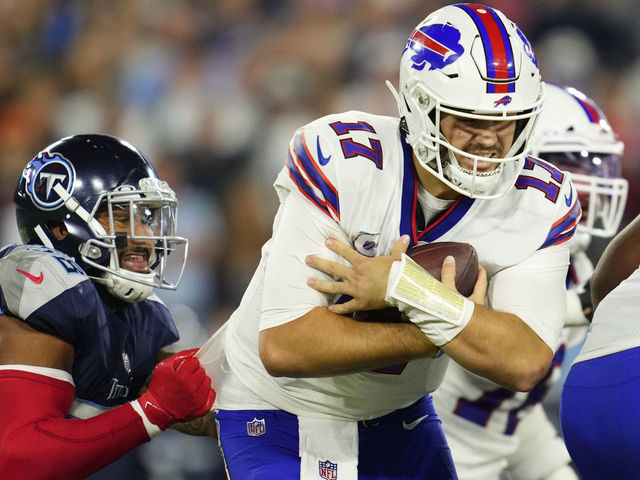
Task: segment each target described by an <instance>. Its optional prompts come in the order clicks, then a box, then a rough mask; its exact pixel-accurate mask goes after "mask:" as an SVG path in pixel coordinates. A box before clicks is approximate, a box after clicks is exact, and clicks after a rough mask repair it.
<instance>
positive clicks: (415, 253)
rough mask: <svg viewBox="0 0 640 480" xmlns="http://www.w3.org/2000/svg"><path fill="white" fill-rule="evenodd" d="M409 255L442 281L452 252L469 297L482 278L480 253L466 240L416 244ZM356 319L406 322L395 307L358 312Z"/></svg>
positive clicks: (460, 288)
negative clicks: (441, 278)
mask: <svg viewBox="0 0 640 480" xmlns="http://www.w3.org/2000/svg"><path fill="white" fill-rule="evenodd" d="M407 255H409V257H411V258H412V259H413V260H414V261H415V262H416V263H417V264H418V265H420V266H421V267H422V268H424V269H425V270H426V271H427V272H429V273H430V274H431V275H433V276H434V277H436V278H437V279H438V280H440V272H441V270H442V262H443V261H444V258H445V257H446V256H448V255H452V256H453V257H454V258H455V259H456V288H457V289H458V291H459V292H460V293H461V294H462V295H464V296H465V297H468V296H469V295H471V293H472V292H473V287H474V286H475V284H476V280H477V278H478V253H477V252H476V249H475V248H473V245H471V244H469V243H462V242H434V243H424V244H421V245H416V246H415V247H411V248H410V249H409V250H407ZM353 318H355V319H356V320H359V321H361V322H401V321H404V320H403V318H402V316H401V315H400V312H399V311H398V309H397V308H395V307H388V308H382V309H379V310H362V311H360V312H355V313H354V314H353Z"/></svg>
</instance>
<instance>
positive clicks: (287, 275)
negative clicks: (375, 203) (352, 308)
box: [260, 195, 350, 330]
mask: <svg viewBox="0 0 640 480" xmlns="http://www.w3.org/2000/svg"><path fill="white" fill-rule="evenodd" d="M328 237H333V238H336V239H338V240H340V241H342V242H345V243H350V242H349V239H348V238H347V237H346V235H345V233H344V232H342V230H341V229H340V227H339V226H338V224H337V223H336V222H334V221H333V220H332V219H330V218H329V217H327V216H325V215H323V214H321V213H319V212H318V211H317V210H316V209H314V207H312V206H311V205H310V204H309V203H308V202H306V201H305V200H304V199H302V198H300V197H299V196H297V195H289V196H288V197H287V198H286V199H285V200H284V202H283V204H282V205H281V206H280V210H279V212H278V215H277V217H276V223H275V225H274V234H273V238H272V241H271V245H270V250H269V257H268V260H267V265H266V272H265V280H264V295H263V305H262V317H261V322H260V329H261V330H264V329H266V328H270V327H274V326H277V325H281V324H283V323H286V322H289V321H292V320H295V319H296V318H299V317H301V316H302V315H304V314H305V313H307V312H308V311H310V310H311V309H313V308H314V307H317V306H327V305H330V304H331V303H333V301H334V300H335V299H334V298H333V297H332V296H331V295H327V294H324V293H321V292H318V291H316V290H314V289H312V288H311V287H309V286H307V279H309V278H311V277H315V278H325V279H329V278H330V277H329V276H328V275H325V274H323V273H321V272H319V271H317V270H314V269H313V268H311V267H309V266H308V265H307V264H306V263H305V258H306V257H307V255H318V256H319V257H323V258H328V259H331V260H334V261H337V262H342V263H345V260H344V259H342V258H341V257H339V256H338V255H336V254H335V253H333V252H332V251H331V250H329V249H328V248H327V247H326V246H325V244H324V242H325V239H326V238H328Z"/></svg>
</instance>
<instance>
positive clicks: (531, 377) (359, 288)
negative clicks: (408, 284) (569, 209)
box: [309, 241, 568, 390]
mask: <svg viewBox="0 0 640 480" xmlns="http://www.w3.org/2000/svg"><path fill="white" fill-rule="evenodd" d="M328 245H329V247H330V248H331V249H332V250H333V251H335V252H336V253H338V254H340V255H341V256H342V257H343V258H345V259H347V260H348V261H349V262H350V266H345V265H342V264H340V263H339V262H335V261H330V260H325V259H321V258H319V257H316V256H313V257H311V258H309V264H310V265H311V266H313V267H314V268H317V269H318V270H320V271H322V272H324V273H328V274H330V275H333V276H335V277H339V278H342V279H344V280H345V281H338V282H336V281H332V280H320V279H314V280H312V283H311V285H312V286H313V288H315V289H318V290H319V291H325V292H326V291H330V292H338V293H344V294H347V295H350V296H352V297H353V300H352V301H351V302H348V303H345V304H343V305H334V306H332V307H331V309H332V310H333V311H335V312H337V313H347V312H350V311H355V310H360V309H370V308H376V307H374V305H377V304H379V302H380V301H381V298H385V297H386V301H387V304H390V305H394V304H395V305H398V306H399V308H401V309H403V308H404V311H405V314H408V316H409V318H410V319H411V321H412V322H414V324H416V325H419V326H420V328H421V331H422V332H423V333H424V334H425V336H427V337H428V338H429V339H430V341H431V342H433V343H434V344H436V345H438V346H439V347H440V348H441V349H442V350H443V351H444V352H446V353H447V354H448V355H450V356H451V357H452V358H454V359H455V360H456V361H457V362H458V363H460V364H461V365H462V366H464V367H465V368H468V369H469V370H471V371H473V372H475V373H478V374H480V375H482V376H485V377H487V378H489V379H491V380H493V381H495V382H496V383H499V384H500V385H503V386H505V387H507V388H510V389H512V390H530V389H531V388H533V387H534V386H535V385H536V384H537V383H538V382H539V380H540V379H541V378H542V376H543V375H544V374H545V373H546V371H547V370H548V368H549V364H550V362H551V359H552V357H553V352H552V349H551V348H550V347H549V346H548V344H547V343H546V342H545V341H543V339H542V338H541V337H540V336H539V335H538V334H537V333H536V331H534V330H533V329H532V328H531V327H530V326H529V324H528V323H526V322H524V321H523V319H522V317H521V315H520V314H516V313H509V311H513V312H526V313H527V314H528V315H530V316H532V317H535V319H539V318H546V317H548V316H550V317H551V319H552V320H553V316H554V315H556V316H558V315H559V319H558V322H557V323H558V324H559V325H562V319H561V317H562V314H564V301H565V300H564V295H565V291H564V275H565V272H566V265H567V262H568V250H566V251H565V250H564V249H563V248H560V247H553V248H554V250H552V249H551V248H549V249H545V250H546V251H545V252H544V253H540V254H536V255H534V257H535V258H533V259H530V260H529V261H528V262H527V263H525V264H523V265H521V266H519V268H513V267H512V268H511V269H508V271H505V272H502V273H501V274H499V275H496V276H495V277H494V279H492V286H491V293H492V295H491V296H492V299H493V301H494V308H489V307H487V306H485V305H484V303H485V302H484V298H485V289H486V273H485V272H484V269H482V268H481V269H480V272H479V275H478V281H477V283H476V288H475V290H474V292H473V294H472V295H471V297H470V298H469V299H464V297H461V296H460V295H459V294H458V293H457V291H456V290H455V284H454V278H455V261H453V259H451V261H445V263H444V264H443V269H442V280H443V283H444V284H445V285H446V286H447V287H448V291H449V292H450V293H445V295H444V297H439V298H435V297H433V298H430V297H429V296H428V295H427V296H424V297H422V298H420V299H418V300H416V302H417V303H416V302H414V305H413V306H411V307H410V306H408V305H407V304H402V302H399V303H400V304H399V303H398V302H397V301H394V300H393V299H392V298H391V297H390V289H391V285H392V284H393V283H394V281H393V280H390V276H394V277H395V278H396V280H398V279H399V276H401V275H403V273H402V271H401V270H398V269H399V268H400V265H401V262H397V263H396V264H395V268H394V273H391V275H390V272H391V266H390V265H385V266H384V267H382V266H381V265H374V264H373V263H372V262H371V261H370V260H371V259H368V258H366V257H364V256H362V255H360V254H358V253H357V252H355V251H354V250H353V249H351V248H350V247H348V246H347V245H345V244H343V243H341V242H337V241H332V242H330V243H329V244H328ZM388 261H389V262H391V261H392V259H388ZM431 278H433V277H431ZM374 279H375V280H374ZM374 281H375V282H376V287H371V286H370V285H369V284H370V283H371V282H374ZM433 281H434V282H437V281H436V280H435V279H434V280H433ZM438 283H439V282H438ZM398 284H399V280H398V281H396V282H395V285H396V286H397V285H398ZM394 288H395V287H394ZM384 289H386V293H381V292H382V290H384ZM428 290H429V288H425V289H424V291H428ZM436 290H437V289H436ZM420 302H423V303H424V305H423V306H422V307H421V306H420V305H419V303H420ZM430 302H431V304H433V303H434V302H435V303H440V304H442V305H446V309H445V310H446V311H445V310H443V313H441V314H440V316H438V314H434V313H433V311H432V310H431V313H427V311H428V310H430ZM540 302H542V305H540ZM558 304H560V308H558V307H557V305H558ZM403 305H404V306H403ZM496 305H498V307H496ZM421 308H422V309H421ZM541 323H543V324H544V323H547V322H546V321H542V322H541ZM550 323H553V321H551V322H550ZM553 334H554V332H551V333H549V335H548V336H549V337H550V338H551V337H553Z"/></svg>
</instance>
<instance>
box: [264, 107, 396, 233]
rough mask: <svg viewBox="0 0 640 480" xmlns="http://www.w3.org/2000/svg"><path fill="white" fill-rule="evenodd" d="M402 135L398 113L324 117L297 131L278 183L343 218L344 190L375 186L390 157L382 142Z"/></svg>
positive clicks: (356, 112)
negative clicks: (376, 178) (386, 153)
mask: <svg viewBox="0 0 640 480" xmlns="http://www.w3.org/2000/svg"><path fill="white" fill-rule="evenodd" d="M398 135H399V126H398V119H394V118H392V117H382V116H378V115H372V114H370V113H365V112H358V111H350V112H346V113H342V114H334V115H327V116H325V117H322V118H319V119H317V120H315V121H313V122H311V123H309V124H308V125H305V126H304V127H302V128H300V129H298V130H297V131H296V133H295V134H294V136H293V138H292V139H291V142H290V144H289V152H288V156H287V165H286V167H287V168H286V170H283V172H282V173H281V176H280V177H278V180H277V181H276V189H277V190H279V194H282V192H281V191H280V190H281V189H284V190H285V191H286V193H289V191H298V192H299V193H301V194H302V195H303V196H304V197H305V198H306V199H307V200H309V201H310V202H312V203H313V204H314V205H315V206H316V207H317V208H318V209H319V210H320V211H321V212H322V213H324V214H325V215H327V216H329V217H330V218H331V219H333V220H334V221H336V222H338V223H340V220H341V216H342V212H341V204H340V193H339V192H340V191H343V192H344V191H349V192H351V191H357V190H358V189H359V188H362V185H366V186H367V187H368V186H370V185H371V183H372V181H373V179H374V176H375V175H376V174H379V173H380V171H382V170H383V168H384V167H385V165H384V160H385V159H386V158H389V157H383V145H386V147H385V148H390V145H391V142H393V145H395V144H396V143H398V141H397V139H398ZM291 182H292V183H293V185H291ZM281 198H282V195H281Z"/></svg>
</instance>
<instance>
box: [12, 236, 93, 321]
mask: <svg viewBox="0 0 640 480" xmlns="http://www.w3.org/2000/svg"><path fill="white" fill-rule="evenodd" d="M88 279H89V278H88V277H87V275H86V274H85V272H84V270H82V268H80V266H78V264H76V263H75V261H74V260H73V258H71V257H69V256H68V255H65V254H64V253H62V252H59V251H57V250H53V249H50V248H47V247H43V246H40V245H20V246H18V247H16V248H15V249H13V250H12V251H11V252H9V253H8V254H7V255H5V256H4V257H2V258H1V259H0V290H1V291H2V295H3V296H4V298H5V301H6V305H7V310H8V311H9V312H12V313H13V314H14V315H15V316H17V317H18V318H23V319H24V318H27V317H28V316H29V315H30V314H31V313H32V312H33V311H35V310H36V309H38V308H40V307H41V306H42V305H44V304H45V303H47V302H49V301H50V300H52V299H53V298H55V297H57V296H58V295H60V294H61V293H62V292H64V291H66V290H69V289H71V288H73V287H75V286H76V285H77V284H79V283H80V282H83V281H85V280H88Z"/></svg>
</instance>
